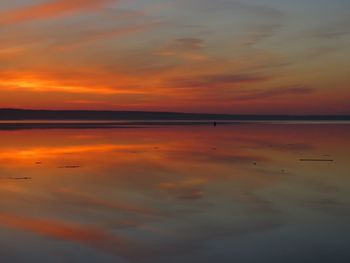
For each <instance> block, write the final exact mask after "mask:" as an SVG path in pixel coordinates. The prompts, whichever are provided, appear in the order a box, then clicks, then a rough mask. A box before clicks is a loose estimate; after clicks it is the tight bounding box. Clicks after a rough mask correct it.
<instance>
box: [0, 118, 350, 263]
mask: <svg viewBox="0 0 350 263" xmlns="http://www.w3.org/2000/svg"><path fill="white" fill-rule="evenodd" d="M349 171H350V125H347V124H313V125H308V124H292V123H289V124H276V123H275V124H264V123H260V124H236V125H227V126H220V125H219V126H218V127H212V126H188V125H184V126H168V127H144V128H142V127H138V128H125V129H65V130H63V129H61V130H60V129H51V130H36V129H31V130H25V129H24V130H11V131H5V130H3V131H0V197H1V198H0V262H5V263H7V262H11V263H17V262H30V263H31V262H45V263H46V262H50V263H54V262H108V263H109V262H113V263H115V262H141V263H142V262H152V263H158V262H181V263H187V262H191V263H192V262H220V263H221V262H223V263H226V262H227V263H232V262H254V263H255V262H298V263H302V262H344V263H345V262H350V251H349V249H348V247H349V244H350V224H349V222H350V172H349Z"/></svg>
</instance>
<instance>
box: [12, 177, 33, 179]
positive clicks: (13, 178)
mask: <svg viewBox="0 0 350 263" xmlns="http://www.w3.org/2000/svg"><path fill="white" fill-rule="evenodd" d="M7 179H9V180H31V179H32V177H8V178H7Z"/></svg>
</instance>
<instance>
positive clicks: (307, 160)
mask: <svg viewBox="0 0 350 263" xmlns="http://www.w3.org/2000/svg"><path fill="white" fill-rule="evenodd" d="M300 161H301V162H334V160H332V159H300Z"/></svg>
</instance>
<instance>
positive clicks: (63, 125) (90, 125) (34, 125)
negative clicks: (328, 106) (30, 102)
mask: <svg viewBox="0 0 350 263" xmlns="http://www.w3.org/2000/svg"><path fill="white" fill-rule="evenodd" d="M234 125H350V121H217V122H216V125H214V122H213V121H198V120H197V121H195V120H187V121H159V120H157V121H1V120H0V130H30V129H35V130H41V129H45V130H47V129H131V128H132V129H137V128H158V127H159V128H161V127H175V126H184V127H185V126H187V127H189V126H204V127H213V128H215V127H224V126H234Z"/></svg>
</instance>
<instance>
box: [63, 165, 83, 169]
mask: <svg viewBox="0 0 350 263" xmlns="http://www.w3.org/2000/svg"><path fill="white" fill-rule="evenodd" d="M59 168H66V169H74V168H80V166H79V165H65V166H60V167H59Z"/></svg>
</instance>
